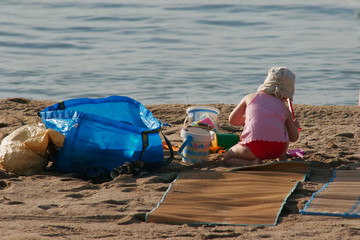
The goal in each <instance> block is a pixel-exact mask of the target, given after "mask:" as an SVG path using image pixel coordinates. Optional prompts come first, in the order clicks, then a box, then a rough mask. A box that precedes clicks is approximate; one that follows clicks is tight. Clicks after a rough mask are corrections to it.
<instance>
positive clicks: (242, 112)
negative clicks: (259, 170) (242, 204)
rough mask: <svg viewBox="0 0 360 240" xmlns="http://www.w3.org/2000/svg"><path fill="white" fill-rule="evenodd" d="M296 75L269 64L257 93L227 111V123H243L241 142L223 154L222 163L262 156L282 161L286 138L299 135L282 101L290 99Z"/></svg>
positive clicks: (255, 161) (255, 159) (244, 162)
mask: <svg viewBox="0 0 360 240" xmlns="http://www.w3.org/2000/svg"><path fill="white" fill-rule="evenodd" d="M294 90H295V74H294V73H293V72H291V71H290V70H289V69H287V68H286V67H272V68H271V69H270V70H269V72H268V76H267V77H266V79H265V81H264V83H263V84H262V85H260V87H259V88H258V90H257V92H255V93H250V94H248V95H247V96H245V97H244V98H243V99H242V100H241V102H240V103H239V105H238V106H237V107H236V108H235V109H234V110H233V111H232V112H231V113H230V116H229V122H230V124H232V125H235V126H243V125H244V129H243V132H242V135H241V141H240V142H239V143H238V144H236V145H234V146H233V147H231V148H230V149H229V151H227V153H226V154H225V158H224V161H225V164H227V165H229V166H246V165H256V164H262V160H263V159H277V160H278V161H281V160H285V157H286V150H287V148H288V145H289V141H291V142H295V141H297V140H298V138H299V132H298V128H299V123H298V122H297V121H296V120H294V119H293V116H292V113H291V112H290V111H289V109H288V108H287V107H286V105H285V101H286V100H287V99H288V98H290V99H291V100H292V98H293V95H294Z"/></svg>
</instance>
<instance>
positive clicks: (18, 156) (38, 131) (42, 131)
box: [0, 125, 65, 176]
mask: <svg viewBox="0 0 360 240" xmlns="http://www.w3.org/2000/svg"><path fill="white" fill-rule="evenodd" d="M64 140H65V136H64V135H62V134H61V133H60V132H57V131H55V130H53V129H51V128H50V129H47V128H45V127H43V126H39V125H25V126H22V127H20V128H18V129H16V130H15V131H14V132H12V133H11V134H9V135H8V136H7V137H5V138H4V139H3V140H2V142H1V145H0V167H1V168H2V169H4V170H6V171H9V172H13V173H16V174H20V175H27V176H28V175H32V174H34V173H36V172H37V171H40V170H42V169H44V168H45V167H46V166H47V164H48V162H49V160H48V159H47V157H46V153H47V147H48V145H49V143H50V142H51V143H53V144H54V145H55V146H56V147H57V148H59V147H62V146H63V143H64Z"/></svg>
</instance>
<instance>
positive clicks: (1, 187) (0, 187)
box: [0, 181, 10, 190]
mask: <svg viewBox="0 0 360 240" xmlns="http://www.w3.org/2000/svg"><path fill="white" fill-rule="evenodd" d="M8 187H10V183H9V182H7V181H0V190H4V189H5V188H8Z"/></svg>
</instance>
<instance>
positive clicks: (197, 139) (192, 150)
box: [179, 127, 214, 164]
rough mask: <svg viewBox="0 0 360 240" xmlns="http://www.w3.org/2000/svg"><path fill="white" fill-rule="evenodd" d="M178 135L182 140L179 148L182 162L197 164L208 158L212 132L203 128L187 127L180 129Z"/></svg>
mask: <svg viewBox="0 0 360 240" xmlns="http://www.w3.org/2000/svg"><path fill="white" fill-rule="evenodd" d="M180 135H181V137H182V138H183V140H184V142H183V144H182V146H181V147H180V149H179V154H180V156H181V157H182V161H183V162H185V163H188V164H197V163H203V162H206V161H207V160H208V155H209V147H210V143H211V141H212V140H213V137H214V136H213V134H211V133H210V132H209V131H207V130H205V129H203V128H199V127H188V128H187V129H186V130H185V129H181V132H180Z"/></svg>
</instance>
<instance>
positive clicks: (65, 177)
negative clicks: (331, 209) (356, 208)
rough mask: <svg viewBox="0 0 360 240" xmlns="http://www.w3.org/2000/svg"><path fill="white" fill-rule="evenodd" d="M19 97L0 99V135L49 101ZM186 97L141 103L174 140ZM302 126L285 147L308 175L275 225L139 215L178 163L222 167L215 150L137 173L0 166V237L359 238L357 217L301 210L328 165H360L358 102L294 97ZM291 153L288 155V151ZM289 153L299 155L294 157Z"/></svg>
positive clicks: (226, 129)
mask: <svg viewBox="0 0 360 240" xmlns="http://www.w3.org/2000/svg"><path fill="white" fill-rule="evenodd" d="M53 103H54V102H51V101H34V100H28V99H23V98H9V99H1V100H0V140H1V139H3V138H4V137H5V136H6V135H8V134H9V133H11V132H12V131H14V130H15V129H16V128H18V127H20V126H22V125H25V124H30V123H40V122H41V119H40V118H39V117H38V116H37V112H38V111H41V110H43V109H44V108H45V107H46V106H49V105H51V104H53ZM189 106H191V105H188V104H164V105H151V106H147V107H148V109H149V110H150V111H152V112H153V114H154V115H155V116H156V117H157V118H160V119H161V120H162V121H163V122H168V123H169V124H170V125H171V126H172V127H171V128H164V130H163V132H164V133H165V135H166V136H168V137H169V139H170V140H171V142H172V143H173V145H175V146H176V145H180V144H181V138H180V130H181V128H182V124H183V121H184V118H185V117H186V113H185V110H186V108H188V107H189ZM211 106H214V107H217V108H219V109H220V115H219V118H218V121H217V122H218V125H219V129H220V132H223V133H239V132H240V131H241V128H238V127H233V126H231V125H229V124H228V123H227V117H228V115H229V113H230V111H231V110H232V109H233V108H234V107H235V105H230V104H212V105H211ZM294 110H295V112H296V118H297V119H298V120H299V122H300V123H301V126H302V129H303V131H302V132H301V136H300V140H299V141H298V142H296V143H293V144H291V145H290V149H293V148H302V149H304V150H305V153H306V154H305V158H304V159H303V160H305V161H309V162H311V173H310V174H311V175H310V177H309V178H308V179H307V180H306V181H305V182H302V183H300V184H299V186H298V187H297V189H296V190H295V191H294V193H293V194H292V195H291V196H290V198H289V199H288V201H287V203H286V205H285V207H284V209H283V210H282V212H281V215H280V218H279V223H278V224H277V225H276V226H265V227H263V226H260V227H259V226H207V225H198V226H191V225H187V224H184V225H169V224H155V223H145V221H144V218H145V213H146V212H148V211H151V210H152V209H153V208H154V207H155V206H156V204H157V203H158V201H159V200H160V199H161V197H162V196H163V194H164V192H165V191H166V189H167V188H168V186H169V183H170V182H171V181H172V180H173V179H174V178H175V177H176V176H177V174H178V173H179V172H181V171H188V170H191V169H212V170H216V169H223V168H224V165H223V163H222V161H221V159H222V155H221V154H211V155H210V160H209V161H208V162H207V163H206V164H203V165H201V166H187V165H186V164H184V163H182V162H181V158H180V156H178V155H176V157H175V160H174V161H173V163H171V164H170V165H169V166H167V167H165V168H163V169H161V171H159V172H156V173H153V174H150V175H148V176H145V177H142V178H135V177H132V176H120V177H118V178H117V179H115V180H113V181H110V182H105V183H100V184H95V183H91V182H89V181H85V180H82V179H79V178H77V177H76V176H75V175H73V174H63V173H53V172H48V171H42V172H40V173H38V174H35V175H33V176H18V175H15V174H12V173H7V172H4V171H0V194H1V196H0V209H1V210H0V212H1V214H0V239H128V240H130V239H309V238H310V239H360V221H359V220H358V219H351V218H341V217H330V216H305V215H301V214H300V213H299V209H301V208H303V206H304V205H305V204H306V202H307V201H308V200H309V199H310V197H311V195H312V194H313V193H314V192H315V191H317V190H319V189H321V188H322V186H323V185H324V184H325V183H326V182H328V181H329V180H330V178H331V175H332V172H333V170H334V169H356V168H358V166H360V163H359V162H360V161H359V160H360V158H359V157H360V150H359V149H360V148H359V147H360V142H359V138H360V107H359V106H310V105H297V104H295V105H294ZM289 160H290V159H289ZM293 160H301V159H300V158H293Z"/></svg>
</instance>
